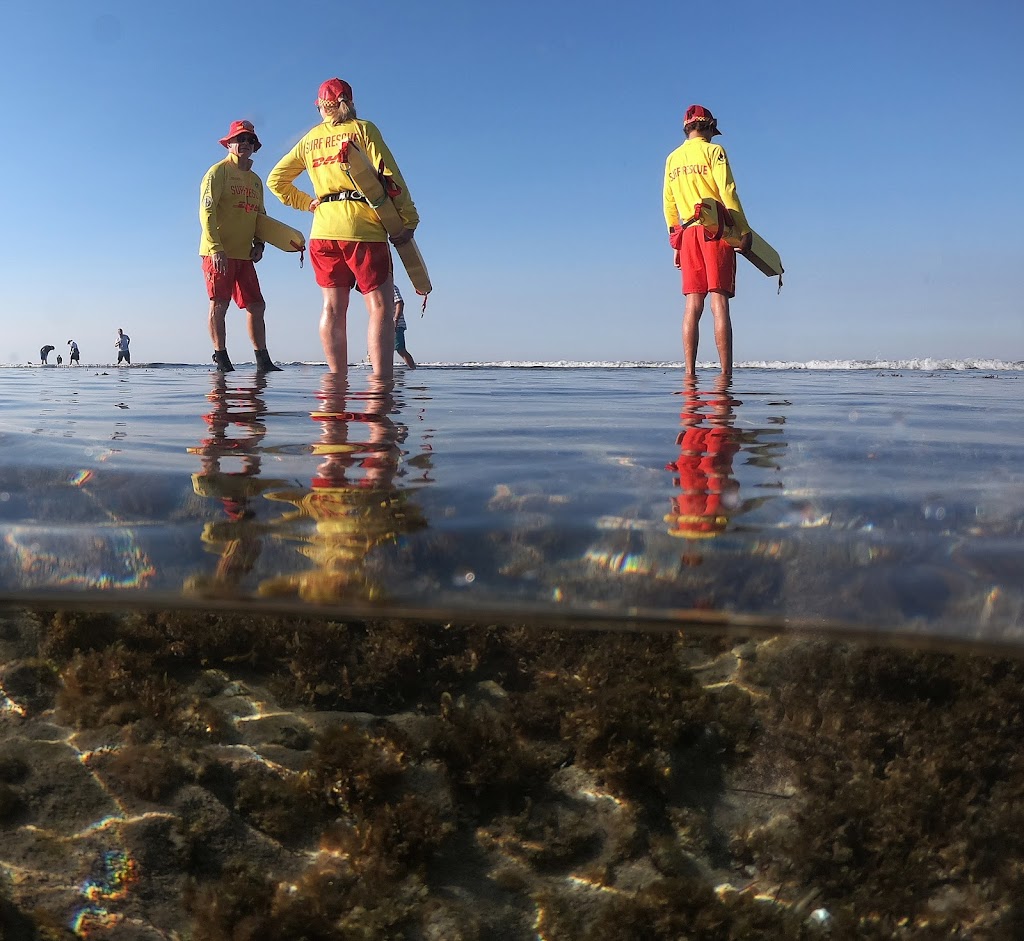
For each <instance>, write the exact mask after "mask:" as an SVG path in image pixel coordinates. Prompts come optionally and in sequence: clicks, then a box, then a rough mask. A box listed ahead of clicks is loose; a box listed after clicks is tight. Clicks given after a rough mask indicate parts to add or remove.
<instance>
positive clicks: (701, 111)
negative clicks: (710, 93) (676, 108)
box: [683, 105, 722, 137]
mask: <svg viewBox="0 0 1024 941" xmlns="http://www.w3.org/2000/svg"><path fill="white" fill-rule="evenodd" d="M695 121H707V122H708V124H709V125H710V127H711V136H712V137H715V136H717V135H719V134H721V133H722V132H721V131H720V130H718V119H717V118H716V117H715V116H714V115H713V114H712V113H711V112H710V111H708V109H707V108H705V107H704V106H703V105H690V107H689V108H687V109H686V117H685V118H683V130H686V126H687V125H688V124H692V123H693V122H695Z"/></svg>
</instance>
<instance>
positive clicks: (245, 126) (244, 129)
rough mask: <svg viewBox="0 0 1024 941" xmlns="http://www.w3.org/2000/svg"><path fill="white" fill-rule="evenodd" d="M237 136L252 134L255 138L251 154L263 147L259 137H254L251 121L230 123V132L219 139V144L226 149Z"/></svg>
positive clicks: (254, 129)
mask: <svg viewBox="0 0 1024 941" xmlns="http://www.w3.org/2000/svg"><path fill="white" fill-rule="evenodd" d="M239 134H252V136H253V137H255V138H256V143H255V144H253V147H252V152H253V153H256V151H257V150H259V149H260V148H261V147H262V146H263V145H262V144H261V143H260V139H259V137H257V136H256V128H254V127H253V126H252V121H232V122H231V128H230V130H229V131H228V132H227V134H225V135H224V136H223V137H222V138H221V139H220V142H221V143H222V144H223V145H224V146H225V147H227V146H228V144H230V143H231V141H232V140H234V138H236V137H238V135H239Z"/></svg>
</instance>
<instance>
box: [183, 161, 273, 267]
mask: <svg viewBox="0 0 1024 941" xmlns="http://www.w3.org/2000/svg"><path fill="white" fill-rule="evenodd" d="M261 212H266V209H265V208H264V206H263V184H262V183H261V182H260V178H259V177H258V176H257V175H256V174H255V173H253V171H252V170H243V169H241V167H239V166H238V158H237V157H235V156H234V154H228V156H227V157H225V158H224V159H223V160H222V161H221V162H220V163H215V164H214V165H213V166H212V167H210V169H209V170H207V171H206V176H204V177H203V183H202V186H201V187H200V190H199V224H200V225H201V226H202V229H203V234H202V238H201V239H200V242H199V254H200V255H212V254H213V253H214V252H224V253H225V254H226V255H227V256H228V258H248V257H249V256H250V254H251V252H252V243H253V239H254V238H255V237H256V216H257V215H258V214H259V213H261Z"/></svg>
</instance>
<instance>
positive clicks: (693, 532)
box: [665, 376, 740, 539]
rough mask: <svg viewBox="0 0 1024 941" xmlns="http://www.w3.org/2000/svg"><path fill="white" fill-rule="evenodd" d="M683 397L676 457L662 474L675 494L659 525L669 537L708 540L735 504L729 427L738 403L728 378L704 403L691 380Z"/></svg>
mask: <svg viewBox="0 0 1024 941" xmlns="http://www.w3.org/2000/svg"><path fill="white" fill-rule="evenodd" d="M683 396H684V404H683V410H682V413H681V414H680V421H681V423H682V426H683V427H682V430H681V431H680V432H679V436H678V437H677V438H676V444H678V445H679V457H678V458H677V459H676V461H674V462H673V463H671V464H669V465H667V466H666V468H665V469H666V470H670V471H674V472H675V473H676V475H677V476H676V477H675V478H674V480H673V483H674V484H675V485H676V486H677V487H679V493H678V494H677V495H676V496H674V497H672V511H671V512H670V513H669V514H668V515H667V516H666V517H665V522H666V523H668V524H669V527H668V531H669V534H670V535H672V536H681V537H683V538H685V539H709V538H711V537H714V536H717V535H718V534H719V533H721V532H722V531H723V530H724V529H725V528H726V526H727V525H728V523H729V517H730V516H731V515H732V513H733V512H734V511H735V510H736V508H737V506H738V504H739V489H740V484H739V481H738V480H737V479H736V478H735V477H734V476H733V469H732V462H733V458H734V457H735V456H736V453H737V452H738V451H739V450H740V440H739V435H738V433H737V431H736V429H735V427H734V422H735V411H734V409H735V406H736V405H737V404H739V403H738V401H737V400H736V399H734V398H733V397H732V396H731V395H730V393H729V381H728V378H726V377H721V376H720V377H719V378H718V380H717V381H716V384H715V389H714V391H713V392H710V393H708V394H707V398H706V400H705V399H702V398H701V393H700V392H699V391H698V390H697V386H696V382H695V381H693V380H690V381H688V382H687V384H686V387H685V389H684V390H683ZM705 409H706V410H707V413H706V414H705ZM705 421H706V422H707V423H706V424H705Z"/></svg>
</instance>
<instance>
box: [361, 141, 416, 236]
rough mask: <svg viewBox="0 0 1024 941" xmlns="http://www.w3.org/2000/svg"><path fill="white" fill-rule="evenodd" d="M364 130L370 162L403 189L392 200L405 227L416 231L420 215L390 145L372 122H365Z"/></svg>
mask: <svg viewBox="0 0 1024 941" xmlns="http://www.w3.org/2000/svg"><path fill="white" fill-rule="evenodd" d="M363 130H364V132H365V134H366V140H365V142H364V145H365V149H366V153H367V156H368V157H369V158H370V162H371V163H372V164H373V165H374V166H375V167H377V168H380V167H381V165H383V167H384V176H386V177H391V179H392V180H394V182H395V184H396V185H397V186H398V187H399V188H400V189H401V192H400V193H399V194H398V195H397V196H395V197H393V198H392V202H394V204H395V208H396V209H397V210H398V214H399V215H400V216H401V217H402V222H404V223H405V227H406V228H407V229H415V228H416V226H417V225H419V222H420V214H419V213H418V212H417V211H416V204H415V203H414V202H413V201H412V197H411V196H410V195H409V187H408V186H406V185H405V179H404V178H403V177H402V172H401V171H400V170H399V169H398V164H397V163H396V162H395V158H394V157H393V156H392V154H391V151H390V150H388V145H387V144H385V143H384V138H383V137H382V136H381V133H380V131H379V130H377V126H376V125H375V124H373V123H372V122H371V121H365V122H363Z"/></svg>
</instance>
